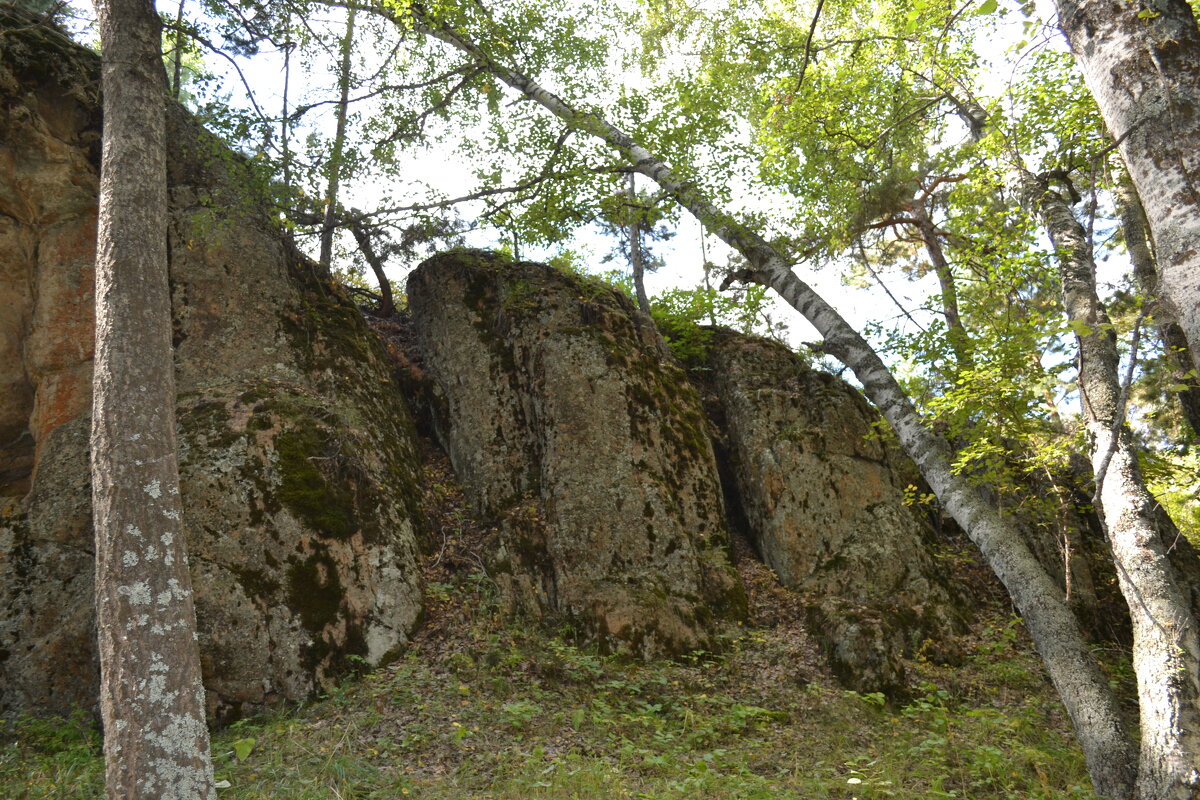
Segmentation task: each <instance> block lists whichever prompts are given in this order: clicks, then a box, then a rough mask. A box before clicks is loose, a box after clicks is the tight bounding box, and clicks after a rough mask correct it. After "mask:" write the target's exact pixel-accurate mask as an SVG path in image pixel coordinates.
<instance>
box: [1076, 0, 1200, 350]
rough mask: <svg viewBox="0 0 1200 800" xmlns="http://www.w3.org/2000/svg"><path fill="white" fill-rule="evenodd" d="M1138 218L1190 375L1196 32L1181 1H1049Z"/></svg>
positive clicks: (1198, 322) (1199, 124)
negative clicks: (1136, 198)
mask: <svg viewBox="0 0 1200 800" xmlns="http://www.w3.org/2000/svg"><path fill="white" fill-rule="evenodd" d="M1056 1H1057V6H1058V11H1059V17H1060V22H1059V24H1060V25H1061V27H1062V30H1063V33H1065V34H1066V35H1067V39H1068V40H1070V42H1071V49H1072V50H1073V51H1074V53H1075V58H1076V59H1077V60H1078V62H1079V65H1080V67H1081V68H1082V69H1083V74H1084V77H1085V79H1086V80H1087V84H1088V87H1089V88H1090V89H1091V91H1092V94H1093V95H1095V98H1096V103H1097V105H1099V107H1100V113H1101V114H1102V115H1103V117H1104V121H1105V123H1107V125H1108V129H1109V131H1110V133H1111V134H1112V135H1113V137H1114V138H1115V139H1116V140H1117V141H1118V143H1119V145H1120V150H1121V156H1122V157H1123V158H1124V160H1125V164H1126V165H1127V166H1128V168H1129V174H1130V176H1131V177H1132V178H1133V183H1134V185H1135V186H1136V187H1137V191H1138V195H1140V196H1141V199H1142V203H1143V204H1144V206H1145V208H1146V216H1147V218H1148V219H1149V221H1150V230H1151V232H1152V233H1153V235H1154V245H1155V250H1156V252H1157V255H1158V266H1159V272H1160V275H1161V285H1162V291H1163V299H1165V300H1166V301H1167V304H1168V306H1169V307H1170V309H1171V311H1172V312H1173V314H1174V315H1175V318H1176V320H1177V321H1178V322H1179V325H1180V326H1181V327H1182V328H1183V332H1184V334H1185V335H1186V336H1187V340H1188V344H1189V345H1191V355H1192V364H1193V365H1194V366H1196V367H1197V368H1198V369H1200V30H1198V29H1197V26H1196V19H1195V17H1194V16H1193V14H1192V9H1191V7H1190V6H1189V5H1188V3H1187V2H1186V1H1185V0H1158V1H1157V2H1153V3H1131V2H1128V0H1056Z"/></svg>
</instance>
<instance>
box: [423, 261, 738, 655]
mask: <svg viewBox="0 0 1200 800" xmlns="http://www.w3.org/2000/svg"><path fill="white" fill-rule="evenodd" d="M408 298H409V304H410V308H411V312H412V316H413V324H414V327H415V329H416V331H417V336H418V339H419V344H420V348H421V354H420V355H421V357H422V366H423V369H424V370H425V371H426V373H427V375H428V376H429V380H430V381H431V382H432V384H433V389H432V391H431V392H430V394H431V395H432V397H433V400H432V405H433V409H432V414H431V416H432V417H433V424H434V428H435V431H436V435H437V437H438V439H439V440H440V441H441V443H442V444H443V446H444V447H445V449H446V451H447V453H448V454H449V456H450V460H451V462H452V464H453V465H454V469H455V471H456V472H457V473H458V475H459V477H460V478H461V479H462V480H463V483H464V484H465V486H466V488H467V492H468V495H469V497H470V498H471V500H472V502H473V503H474V505H475V507H476V509H477V510H478V511H479V512H480V513H481V514H482V515H484V516H486V517H491V518H494V519H497V520H499V521H500V523H501V524H500V529H501V531H502V533H501V536H500V539H501V541H500V542H499V543H498V549H497V552H496V554H495V557H494V559H493V563H492V565H491V567H490V572H491V574H492V576H493V577H494V578H495V579H496V580H497V581H498V582H499V583H500V584H501V586H502V588H503V590H504V594H505V596H506V597H507V598H508V599H509V601H510V602H511V603H512V605H513V606H514V607H515V608H518V609H521V610H524V611H527V612H530V613H533V614H537V615H546V616H550V617H551V618H557V619H560V620H562V621H564V622H567V623H568V624H571V625H573V626H575V628H576V629H577V630H578V631H579V632H580V633H581V634H583V635H584V637H585V638H588V639H591V640H595V641H597V642H599V643H600V644H601V645H602V646H603V647H606V648H609V649H611V650H617V651H623V652H630V653H633V654H635V655H638V656H640V657H644V658H653V657H658V656H672V655H678V654H682V653H687V652H689V651H692V650H696V649H700V648H711V647H713V646H714V632H715V630H716V623H717V622H718V621H719V620H720V619H721V618H729V617H732V616H737V615H739V614H741V613H742V610H743V608H744V602H745V601H744V595H743V594H742V590H741V587H740V584H739V583H738V581H737V579H736V576H735V574H734V572H733V570H732V568H731V566H730V564H729V561H728V557H727V544H728V539H727V532H726V528H725V524H724V512H723V508H722V498H721V488H720V482H719V478H718V475H717V469H716V465H715V461H714V457H713V452H712V448H711V444H710V441H709V435H708V434H709V431H708V423H707V422H706V420H705V418H704V416H703V412H702V408H701V405H700V402H699V398H698V396H697V394H696V392H695V390H694V389H693V388H692V387H691V386H690V385H689V383H688V381H687V379H686V376H685V375H684V373H683V372H682V370H681V369H680V368H679V367H678V366H677V365H676V363H675V361H674V359H673V358H672V357H671V355H670V353H669V351H667V349H666V347H665V345H664V344H663V342H662V340H661V338H660V337H659V336H658V334H657V332H656V331H655V329H654V326H653V324H652V323H651V322H650V320H649V319H647V318H645V317H644V316H642V315H641V314H639V313H638V312H636V311H635V309H634V308H633V306H632V304H631V303H630V302H629V300H628V298H626V297H625V296H624V295H622V294H620V293H619V292H615V291H613V290H612V289H611V288H608V287H607V286H606V285H604V284H603V283H601V282H599V281H596V280H594V279H586V278H582V277H580V276H578V275H574V274H570V273H567V272H564V271H561V270H558V269H554V268H552V267H548V266H544V265H540V264H528V263H513V262H511V261H509V260H507V259H505V258H503V257H501V256H499V255H495V254H490V253H484V252H479V251H464V252H457V253H448V254H444V255H441V256H437V257H435V258H432V259H430V260H429V261H426V262H425V263H424V264H422V265H421V266H420V268H418V269H417V270H416V271H415V272H414V273H413V274H412V276H411V277H410V278H409V281H408Z"/></svg>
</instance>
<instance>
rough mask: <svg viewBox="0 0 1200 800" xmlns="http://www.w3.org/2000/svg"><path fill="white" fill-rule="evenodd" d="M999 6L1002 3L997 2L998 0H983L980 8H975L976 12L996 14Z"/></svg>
mask: <svg viewBox="0 0 1200 800" xmlns="http://www.w3.org/2000/svg"><path fill="white" fill-rule="evenodd" d="M999 6H1000V4H999V3H998V2H997V0H983V2H982V3H980V4H979V8H977V9H975V13H976V14H995V13H996V9H997V8H999Z"/></svg>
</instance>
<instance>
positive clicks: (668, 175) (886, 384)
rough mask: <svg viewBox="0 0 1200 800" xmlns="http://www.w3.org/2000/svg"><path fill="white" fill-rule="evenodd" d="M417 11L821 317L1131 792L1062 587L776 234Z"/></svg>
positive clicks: (1114, 782)
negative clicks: (955, 464) (958, 471)
mask: <svg viewBox="0 0 1200 800" xmlns="http://www.w3.org/2000/svg"><path fill="white" fill-rule="evenodd" d="M414 10H415V11H416V12H417V15H418V29H420V30H421V31H422V32H424V33H426V34H428V35H431V36H434V37H436V38H438V39H440V40H442V41H444V42H446V43H447V44H449V45H451V46H453V47H455V48H456V49H458V50H459V51H461V52H463V53H465V54H467V55H469V56H471V57H472V58H474V59H476V60H477V62H478V63H479V64H480V66H481V67H484V68H486V69H487V70H488V71H489V72H491V74H493V75H495V76H496V78H497V79H499V80H502V81H503V82H504V83H506V84H507V85H509V86H511V87H512V88H514V89H515V90H516V91H518V92H520V93H521V94H522V95H524V96H525V97H527V98H529V99H530V100H533V101H534V102H536V103H538V104H539V105H541V106H542V107H543V108H545V109H546V110H547V111H549V112H550V113H552V114H554V115H555V116H557V117H559V118H560V119H562V120H564V121H565V122H566V123H567V124H569V125H571V126H572V127H574V128H575V129H577V130H579V131H581V132H585V133H588V134H590V135H592V136H595V137H597V138H599V139H601V140H602V141H604V142H605V143H607V144H608V145H609V146H610V147H612V148H614V149H616V150H617V151H618V152H620V153H621V154H622V155H623V156H624V157H625V158H626V159H628V161H629V162H630V163H631V164H633V165H634V168H635V169H636V170H637V171H638V172H640V173H641V174H643V175H646V176H647V177H649V178H650V179H652V180H654V181H655V182H656V183H657V184H658V185H659V186H660V187H661V188H662V189H663V190H664V191H665V192H667V193H668V194H669V195H670V196H671V197H673V198H674V199H675V200H676V202H678V203H679V204H680V205H681V206H683V207H684V208H686V209H688V210H689V211H690V212H691V213H692V214H693V215H694V216H695V217H696V218H697V219H698V220H699V221H700V223H701V224H702V225H703V226H704V227H705V229H707V230H708V231H709V233H712V234H713V235H715V236H717V237H719V238H720V239H721V240H722V241H724V242H726V243H727V244H729V245H730V246H731V247H733V248H734V249H736V250H737V251H738V252H739V253H741V254H742V255H743V256H744V257H745V258H746V260H747V262H748V263H749V265H750V269H749V270H747V271H746V272H745V273H743V274H742V276H741V277H743V278H744V279H746V280H752V281H755V282H757V283H761V284H763V285H765V286H769V287H771V288H772V289H774V290H775V291H776V292H777V293H778V294H779V295H780V296H781V297H782V298H783V299H784V300H786V301H787V302H788V304H790V305H791V306H792V307H793V308H795V309H796V310H797V311H799V312H800V313H801V314H803V315H804V316H805V317H806V318H807V319H808V320H809V322H811V323H812V324H813V326H814V327H815V328H816V329H817V330H818V331H819V332H820V333H821V335H822V336H823V337H824V338H825V342H824V346H825V348H826V350H827V351H828V352H829V353H830V354H832V355H834V356H835V357H836V358H838V359H840V360H841V361H842V362H843V363H845V364H846V365H847V366H849V367H850V368H851V369H852V370H853V371H854V373H855V375H856V376H857V377H858V379H859V381H860V382H861V383H862V385H863V387H864V389H865V391H866V394H867V396H868V397H869V398H870V399H871V401H872V402H874V403H875V406H876V407H877V408H878V409H879V410H880V411H881V412H882V413H883V415H884V417H885V418H886V419H887V420H888V422H889V423H891V425H892V427H893V428H894V429H895V431H896V433H897V435H898V436H899V438H900V442H901V444H902V446H903V447H904V449H905V450H906V451H907V452H908V454H909V456H910V457H911V458H912V459H913V461H914V462H915V463H916V464H917V467H918V468H919V469H920V470H921V473H922V474H923V475H924V476H925V479H926V480H927V481H928V483H929V485H930V487H931V488H932V489H933V491H934V492H935V493H936V495H937V497H938V499H939V500H940V501H941V502H942V505H943V507H944V508H946V510H947V511H948V512H949V513H950V515H951V516H953V517H954V519H955V520H956V521H957V522H958V523H959V525H961V526H962V528H963V530H965V531H966V532H967V535H968V536H970V537H971V540H972V541H974V542H975V543H976V545H978V547H979V549H980V551H981V552H982V553H983V556H984V558H985V559H986V560H987V563H988V565H989V566H990V567H991V568H992V570H993V571H994V572H995V573H996V575H997V576H998V577H999V578H1000V580H1001V582H1003V583H1004V585H1005V587H1006V589H1007V590H1008V592H1009V595H1010V596H1011V597H1012V599H1013V602H1014V603H1015V604H1016V606H1017V609H1018V611H1019V612H1020V613H1021V615H1022V617H1023V618H1024V621H1025V624H1026V626H1027V627H1028V628H1029V631H1030V633H1031V635H1032V637H1033V640H1034V643H1035V645H1036V647H1037V649H1038V652H1039V654H1040V655H1041V657H1042V659H1043V661H1044V662H1045V664H1046V668H1047V670H1048V672H1049V673H1050V676H1051V679H1052V680H1053V681H1054V684H1055V687H1056V688H1057V690H1058V692H1059V695H1060V696H1061V697H1062V700H1063V703H1064V704H1065V706H1066V708H1067V712H1068V713H1069V714H1070V716H1071V720H1072V722H1073V723H1074V725H1075V729H1076V733H1077V735H1078V737H1079V742H1080V745H1081V747H1082V749H1083V752H1084V754H1085V756H1086V758H1087V762H1088V770H1089V772H1090V774H1091V776H1092V781H1093V784H1094V785H1095V788H1096V792H1097V794H1099V795H1100V796H1101V797H1105V798H1125V797H1129V796H1130V793H1131V791H1132V786H1133V779H1134V769H1135V760H1136V756H1135V752H1134V748H1133V746H1132V744H1131V742H1130V740H1129V737H1128V736H1127V735H1126V733H1125V731H1124V728H1123V726H1122V723H1121V717H1120V714H1119V712H1118V708H1117V704H1116V701H1115V698H1114V697H1113V694H1112V692H1111V690H1110V689H1109V687H1108V683H1107V681H1106V680H1105V678H1104V676H1103V675H1102V674H1101V672H1100V670H1099V668H1098V667H1097V666H1096V663H1095V661H1094V660H1093V659H1092V657H1091V653H1090V651H1089V649H1088V646H1087V643H1086V641H1085V640H1084V637H1083V635H1082V632H1081V631H1080V629H1079V625H1078V623H1077V622H1076V621H1075V617H1074V615H1073V614H1072V613H1071V610H1070V609H1069V608H1068V606H1067V604H1066V602H1065V601H1064V599H1063V597H1062V593H1061V592H1060V591H1059V590H1058V588H1057V587H1056V586H1055V585H1054V582H1053V581H1052V580H1051V579H1050V577H1049V575H1047V573H1046V571H1045V570H1044V569H1043V568H1042V566H1041V565H1040V564H1039V563H1038V561H1037V559H1036V558H1035V557H1034V556H1033V554H1032V553H1031V552H1030V551H1029V548H1028V547H1026V546H1025V544H1024V543H1023V542H1022V541H1021V540H1020V537H1019V536H1018V535H1017V534H1016V532H1015V531H1014V530H1013V528H1012V526H1011V525H1010V524H1009V523H1008V522H1007V521H1006V520H1005V519H1004V518H1003V517H1001V516H1000V515H999V514H998V513H997V512H996V511H995V510H994V509H993V508H992V507H991V505H990V504H989V503H988V501H987V499H986V497H984V495H982V494H981V493H980V492H979V491H978V490H977V489H976V488H975V487H972V486H971V485H970V484H969V482H968V481H967V480H966V479H965V478H963V477H961V476H958V475H955V474H954V471H953V470H952V469H951V463H952V453H951V450H950V447H949V445H948V444H947V442H946V441H945V440H944V439H943V438H941V437H940V436H938V435H937V434H935V433H934V432H933V431H931V430H930V429H929V428H928V427H926V426H925V424H924V421H923V420H922V419H921V417H920V415H919V414H918V413H917V411H916V409H915V408H914V407H913V405H912V402H911V401H910V400H909V399H908V397H907V396H906V395H905V394H904V392H903V390H902V389H901V388H900V386H899V384H897V382H896V380H895V378H894V377H893V376H892V375H891V373H890V372H889V371H888V369H887V367H886V366H885V365H884V364H883V361H882V360H881V359H880V358H879V356H878V354H876V353H875V351H874V350H872V349H871V347H870V346H869V345H868V344H867V343H866V341H865V340H864V339H863V338H862V337H861V336H859V335H858V333H857V332H855V331H854V329H853V328H851V327H850V325H849V324H847V323H846V321H845V320H844V319H842V317H841V316H840V315H839V314H838V313H837V312H836V311H835V310H834V309H833V308H832V307H831V306H830V305H829V304H828V303H826V302H825V300H824V299H823V298H821V297H820V296H819V295H818V294H817V293H816V292H814V291H813V290H812V289H811V288H810V287H809V286H808V285H807V284H805V283H804V281H802V280H800V278H799V277H797V276H796V274H795V273H794V272H792V270H791V268H790V266H789V264H788V261H787V260H786V259H785V258H783V257H782V256H781V255H780V254H779V253H778V252H776V251H775V250H774V249H773V248H772V247H771V245H770V243H769V242H767V241H766V240H765V239H763V238H762V237H761V236H759V235H758V234H756V233H755V232H754V231H752V230H749V229H748V228H746V227H745V226H743V225H741V224H739V223H738V222H737V221H735V220H734V219H733V218H732V217H731V216H730V215H729V214H727V213H725V212H724V211H722V210H721V209H719V208H718V207H716V206H715V205H713V203H712V202H711V201H710V200H709V199H708V197H707V196H705V195H704V194H703V193H702V192H701V191H700V189H699V188H698V187H697V186H696V184H694V183H690V182H687V181H684V180H683V179H682V178H681V177H680V176H678V175H676V174H675V173H674V172H673V171H672V170H671V168H670V167H669V166H668V165H667V164H666V163H664V162H663V161H662V160H661V159H659V158H658V157H657V156H655V155H654V154H653V153H651V152H650V151H648V150H647V149H646V148H644V147H642V146H641V145H640V144H639V143H638V142H637V141H635V140H634V139H633V138H632V137H630V136H629V134H627V133H625V132H624V131H622V130H620V129H619V128H616V127H615V126H613V125H612V124H611V123H609V122H608V121H607V120H605V119H604V118H603V117H601V116H599V115H597V114H593V113H587V112H582V111H579V110H577V109H575V108H573V107H571V106H570V105H569V104H567V103H566V102H564V101H563V100H562V98H560V97H558V96H557V95H555V94H554V93H552V92H550V91H548V90H546V89H545V88H543V87H542V86H541V85H539V84H538V83H537V82H536V81H535V80H533V79H532V78H530V77H529V76H527V75H525V74H523V73H521V72H520V71H519V70H518V69H516V68H514V67H512V66H509V65H506V64H502V63H499V62H498V61H496V60H494V59H492V58H490V57H489V55H488V53H487V52H485V51H484V50H483V49H482V48H480V47H479V46H478V45H477V44H475V43H474V42H472V41H471V40H470V39H468V38H467V37H466V36H465V35H464V34H462V33H461V32H458V31H454V30H450V29H447V28H443V27H440V26H438V25H437V23H436V21H435V20H433V19H431V18H429V17H428V16H427V15H426V14H425V12H424V11H423V10H422V9H421V8H420V7H417V6H414Z"/></svg>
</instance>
